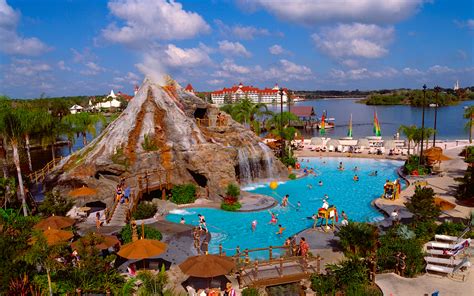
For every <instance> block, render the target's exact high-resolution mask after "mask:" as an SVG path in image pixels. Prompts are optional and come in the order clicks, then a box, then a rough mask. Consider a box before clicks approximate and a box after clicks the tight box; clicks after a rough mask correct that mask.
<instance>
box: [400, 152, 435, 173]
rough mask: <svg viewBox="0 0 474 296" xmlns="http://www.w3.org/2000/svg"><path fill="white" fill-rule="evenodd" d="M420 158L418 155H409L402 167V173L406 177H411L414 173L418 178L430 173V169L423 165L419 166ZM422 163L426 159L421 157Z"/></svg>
mask: <svg viewBox="0 0 474 296" xmlns="http://www.w3.org/2000/svg"><path fill="white" fill-rule="evenodd" d="M419 159H420V157H419V156H418V155H411V156H410V157H409V158H408V159H407V160H406V161H405V164H404V165H403V172H404V173H405V174H407V175H412V174H414V173H415V172H417V173H418V175H420V176H424V175H427V174H429V173H430V169H429V168H428V167H425V166H423V165H419V164H418V162H419ZM423 159H424V161H425V162H426V157H423Z"/></svg>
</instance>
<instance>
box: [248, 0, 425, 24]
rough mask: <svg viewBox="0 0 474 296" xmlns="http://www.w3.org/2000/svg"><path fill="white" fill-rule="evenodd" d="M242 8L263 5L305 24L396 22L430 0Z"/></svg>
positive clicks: (261, 0)
mask: <svg viewBox="0 0 474 296" xmlns="http://www.w3.org/2000/svg"><path fill="white" fill-rule="evenodd" d="M240 2H241V3H240V5H239V6H240V7H246V6H248V7H250V9H251V10H252V9H254V8H255V6H256V5H257V6H259V7H261V8H263V9H265V10H267V11H268V12H270V13H271V14H273V15H275V16H277V17H278V18H280V19H283V20H286V21H289V22H293V23H299V24H304V25H314V24H316V23H321V22H333V21H336V22H363V23H394V22H397V21H400V20H404V19H406V18H408V17H409V16H411V15H413V14H414V13H415V12H416V11H417V10H418V9H419V8H420V7H421V5H422V4H423V3H424V2H428V1H426V0H383V1H381V0H337V1H328V0H312V1H307V0H292V1H284V4H283V3H279V2H275V1H272V0H252V1H250V0H240Z"/></svg>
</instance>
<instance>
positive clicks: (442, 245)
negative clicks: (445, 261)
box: [426, 238, 471, 250]
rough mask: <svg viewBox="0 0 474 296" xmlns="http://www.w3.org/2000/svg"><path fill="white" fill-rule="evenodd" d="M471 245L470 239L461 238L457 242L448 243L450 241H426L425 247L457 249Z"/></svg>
mask: <svg viewBox="0 0 474 296" xmlns="http://www.w3.org/2000/svg"><path fill="white" fill-rule="evenodd" d="M469 245H471V239H470V238H468V239H463V240H461V241H459V242H458V243H457V244H450V243H440V242H428V243H426V247H428V248H434V249H447V250H453V249H458V248H460V247H463V246H464V247H468V246H469Z"/></svg>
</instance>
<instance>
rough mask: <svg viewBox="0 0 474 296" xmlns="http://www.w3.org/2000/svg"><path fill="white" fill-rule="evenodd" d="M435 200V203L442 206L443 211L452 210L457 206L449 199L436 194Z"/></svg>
mask: <svg viewBox="0 0 474 296" xmlns="http://www.w3.org/2000/svg"><path fill="white" fill-rule="evenodd" d="M434 202H435V205H437V206H438V207H440V209H441V210H442V211H448V210H452V209H454V208H455V207H456V205H455V204H453V203H452V202H449V201H447V200H445V199H442V198H441V197H438V196H435V198H434Z"/></svg>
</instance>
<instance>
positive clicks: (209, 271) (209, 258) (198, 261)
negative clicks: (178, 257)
mask: <svg viewBox="0 0 474 296" xmlns="http://www.w3.org/2000/svg"><path fill="white" fill-rule="evenodd" d="M179 268H180V269H181V271H182V272H183V273H185V274H187V275H189V276H194V277H201V278H211V277H216V276H219V275H224V274H228V273H229V272H230V271H231V270H232V269H233V268H235V262H234V260H232V259H231V258H229V257H226V256H219V255H199V256H194V257H189V258H188V259H186V260H185V261H184V262H183V263H181V264H180V265H179Z"/></svg>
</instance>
